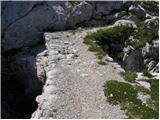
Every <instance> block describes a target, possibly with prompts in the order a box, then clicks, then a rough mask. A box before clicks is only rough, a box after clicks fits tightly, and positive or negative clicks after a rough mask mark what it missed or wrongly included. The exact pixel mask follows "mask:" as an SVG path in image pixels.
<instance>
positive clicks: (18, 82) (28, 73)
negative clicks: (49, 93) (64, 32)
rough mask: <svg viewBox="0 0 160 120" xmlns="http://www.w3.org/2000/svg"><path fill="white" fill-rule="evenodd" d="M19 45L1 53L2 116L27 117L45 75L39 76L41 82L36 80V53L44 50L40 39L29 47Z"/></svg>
mask: <svg viewBox="0 0 160 120" xmlns="http://www.w3.org/2000/svg"><path fill="white" fill-rule="evenodd" d="M22 49H23V48H21V49H18V50H17V49H15V50H12V51H10V52H7V53H3V54H2V82H1V85H2V88H1V90H2V91H1V93H2V94H1V95H2V106H1V117H2V118H3V119H11V118H15V119H17V118H18V119H29V118H31V116H32V113H33V112H34V111H36V110H37V108H38V103H37V102H36V97H37V96H38V95H40V94H42V88H43V85H44V84H45V79H46V78H45V76H43V82H42V81H41V80H39V78H38V75H37V66H36V63H37V56H38V54H41V53H43V52H44V51H45V42H44V40H41V41H40V42H39V45H35V46H32V47H29V49H30V50H28V48H26V51H25V50H22ZM25 52H27V53H25ZM41 57H43V55H42V56H41ZM44 72H45V71H44ZM44 74H45V73H44ZM28 81H29V82H28Z"/></svg>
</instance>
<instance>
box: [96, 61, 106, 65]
mask: <svg viewBox="0 0 160 120" xmlns="http://www.w3.org/2000/svg"><path fill="white" fill-rule="evenodd" d="M98 64H100V65H106V64H107V63H106V62H105V61H102V60H100V61H98Z"/></svg>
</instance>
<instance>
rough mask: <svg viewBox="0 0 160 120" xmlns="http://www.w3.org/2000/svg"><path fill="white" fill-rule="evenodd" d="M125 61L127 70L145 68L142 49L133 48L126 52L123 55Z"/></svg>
mask: <svg viewBox="0 0 160 120" xmlns="http://www.w3.org/2000/svg"><path fill="white" fill-rule="evenodd" d="M123 63H124V66H125V69H126V70H132V71H137V72H140V71H142V70H143V69H144V63H143V57H142V53H141V49H137V50H132V51H131V52H129V54H128V53H125V55H124V57H123Z"/></svg>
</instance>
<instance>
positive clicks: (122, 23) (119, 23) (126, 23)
mask: <svg viewBox="0 0 160 120" xmlns="http://www.w3.org/2000/svg"><path fill="white" fill-rule="evenodd" d="M114 25H115V26H119V25H127V26H129V27H133V28H137V25H136V24H135V22H134V21H131V20H118V21H116V22H115V24H114Z"/></svg>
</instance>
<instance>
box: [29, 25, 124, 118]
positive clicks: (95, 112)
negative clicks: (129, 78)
mask: <svg viewBox="0 0 160 120" xmlns="http://www.w3.org/2000/svg"><path fill="white" fill-rule="evenodd" d="M97 29H99V28H93V29H86V30H82V29H81V30H78V32H76V33H72V32H71V31H66V32H55V33H45V40H46V46H47V50H48V66H47V68H46V78H47V79H46V84H45V85H44V87H43V93H42V95H39V96H38V97H37V99H36V100H37V102H38V104H39V107H38V109H37V110H36V111H35V112H34V113H33V114H32V118H61V119H63V118H79V119H80V118H126V115H125V111H123V110H120V106H112V105H110V104H109V103H108V102H106V98H105V96H104V92H103V85H104V83H105V82H106V80H110V79H118V80H120V81H123V79H122V77H121V76H120V75H119V74H118V72H120V71H123V69H122V68H120V67H119V66H118V65H117V64H115V63H113V62H109V63H108V64H107V65H105V66H102V65H99V64H98V63H97V58H96V57H95V55H94V53H92V52H89V51H88V47H87V46H86V45H85V44H83V38H84V37H85V35H86V34H87V33H89V32H93V31H95V30H97ZM115 68H117V69H115Z"/></svg>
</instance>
